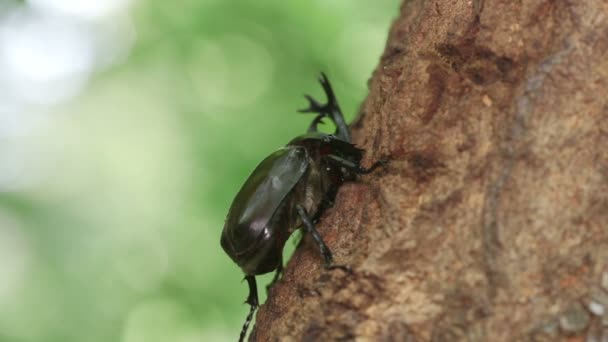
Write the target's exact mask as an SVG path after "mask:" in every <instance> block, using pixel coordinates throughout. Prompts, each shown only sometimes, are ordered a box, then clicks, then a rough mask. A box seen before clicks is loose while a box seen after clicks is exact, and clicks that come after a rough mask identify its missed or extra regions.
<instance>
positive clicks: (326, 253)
mask: <svg viewBox="0 0 608 342" xmlns="http://www.w3.org/2000/svg"><path fill="white" fill-rule="evenodd" d="M296 209H297V210H298V215H300V219H302V223H303V225H304V229H306V231H307V232H308V233H310V235H312V238H313V239H314V240H315V242H316V243H317V246H319V250H320V251H321V255H322V256H323V260H324V261H325V263H324V266H325V269H328V270H332V269H341V270H344V271H346V272H350V268H349V267H348V266H344V265H334V258H333V255H332V254H331V251H330V250H329V247H327V245H326V244H325V242H324V241H323V238H322V237H321V235H320V234H319V232H318V231H317V229H316V228H315V225H314V224H313V223H312V220H311V219H310V216H308V213H307V212H306V209H304V208H303V207H302V206H301V205H299V204H297V205H296Z"/></svg>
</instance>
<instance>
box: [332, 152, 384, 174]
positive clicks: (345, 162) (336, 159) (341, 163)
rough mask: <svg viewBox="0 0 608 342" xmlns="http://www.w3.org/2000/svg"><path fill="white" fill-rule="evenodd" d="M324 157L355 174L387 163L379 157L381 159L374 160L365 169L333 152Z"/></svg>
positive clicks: (369, 171)
mask: <svg viewBox="0 0 608 342" xmlns="http://www.w3.org/2000/svg"><path fill="white" fill-rule="evenodd" d="M326 158H327V159H329V160H330V161H331V162H332V163H334V164H337V165H339V166H341V167H344V168H346V169H348V170H350V171H352V172H354V173H356V174H360V175H365V174H368V173H371V172H373V171H374V170H375V169H376V168H378V166H382V165H386V164H387V163H388V161H387V160H385V159H381V160H378V161H377V162H375V163H374V164H373V165H372V166H371V167H370V168H368V169H366V168H364V167H362V166H361V165H359V164H356V163H353V162H352V161H350V160H346V159H344V158H342V157H339V156H336V155H334V154H330V155H328V156H326Z"/></svg>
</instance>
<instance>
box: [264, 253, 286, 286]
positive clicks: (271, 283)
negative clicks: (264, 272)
mask: <svg viewBox="0 0 608 342" xmlns="http://www.w3.org/2000/svg"><path fill="white" fill-rule="evenodd" d="M282 274H283V258H282V257H281V260H279V267H277V271H276V272H275V273H274V277H273V278H272V281H271V282H270V284H268V285H266V294H268V292H270V289H271V288H272V287H273V286H274V284H275V283H276V282H277V281H279V278H280V277H281V275H282Z"/></svg>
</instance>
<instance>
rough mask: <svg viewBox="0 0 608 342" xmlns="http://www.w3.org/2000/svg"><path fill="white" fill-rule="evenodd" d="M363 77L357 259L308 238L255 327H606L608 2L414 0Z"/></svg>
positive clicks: (490, 333) (544, 334)
mask: <svg viewBox="0 0 608 342" xmlns="http://www.w3.org/2000/svg"><path fill="white" fill-rule="evenodd" d="M369 87H370V94H369V96H368V98H367V99H366V101H365V103H364V104H363V106H362V108H361V114H360V117H359V119H358V120H357V121H356V122H355V123H354V124H353V130H354V136H355V142H356V143H357V144H358V145H359V146H360V147H362V148H364V149H366V151H367V152H366V156H365V160H364V165H368V166H369V165H370V164H371V163H372V162H373V161H375V160H378V159H380V158H389V159H390V163H389V165H388V166H387V167H386V168H385V169H384V170H379V171H376V172H375V173H373V174H371V175H367V176H363V177H361V180H360V181H359V182H357V183H349V184H346V185H344V186H343V187H342V188H341V190H340V192H339V194H338V196H337V199H336V203H335V205H334V207H333V208H332V209H330V210H328V211H327V212H326V213H325V215H323V217H322V219H321V222H320V223H319V225H318V228H319V231H320V233H321V234H322V235H323V236H324V239H325V241H326V242H327V244H328V245H329V246H330V248H331V249H332V250H333V252H334V254H335V259H336V261H337V262H338V263H342V264H348V265H351V266H352V267H353V273H352V274H346V273H345V272H342V271H340V270H335V271H331V272H329V271H324V270H323V268H322V260H321V258H320V255H319V252H318V250H317V248H316V246H315V244H314V243H313V242H312V241H310V239H309V238H305V239H304V241H303V243H302V244H301V246H300V247H299V248H298V249H297V251H296V252H295V254H294V256H293V258H292V260H291V261H290V262H289V264H288V266H287V268H286V271H285V274H284V278H283V280H282V281H280V282H278V283H277V284H276V286H275V287H274V288H273V289H272V290H271V291H270V295H269V299H268V301H267V302H266V304H264V305H263V306H262V307H261V308H260V311H259V313H258V315H257V324H256V327H255V329H254V331H253V332H252V336H251V339H252V340H256V341H275V340H298V341H299V340H303V341H329V340H353V339H357V340H362V341H366V340H370V341H372V340H373V341H384V340H386V341H429V340H430V341H456V340H468V341H514V340H547V341H556V340H569V341H572V340H576V341H579V340H580V341H583V340H584V337H585V336H586V337H587V338H588V339H589V341H608V148H607V146H608V144H607V143H608V2H607V1H600V0H587V1H575V0H520V1H497V0H495V1H485V2H484V1H481V0H477V1H445V0H441V1H427V0H412V1H407V0H406V1H405V2H404V3H403V5H402V8H401V13H400V16H399V18H398V19H397V20H396V21H395V22H394V24H393V26H392V29H391V32H390V35H389V39H388V43H387V45H386V50H385V52H384V55H383V56H382V59H381V61H380V65H379V66H378V68H377V69H376V71H375V73H374V75H373V77H372V79H371V80H370V83H369ZM593 337H595V338H596V339H595V340H594V339H592V338H593ZM602 338H603V340H602Z"/></svg>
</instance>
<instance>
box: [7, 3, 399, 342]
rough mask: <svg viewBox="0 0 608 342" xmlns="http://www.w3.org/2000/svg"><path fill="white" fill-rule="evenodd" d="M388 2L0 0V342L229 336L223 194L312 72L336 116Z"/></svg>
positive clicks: (230, 286) (276, 131) (354, 95)
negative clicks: (329, 95)
mask: <svg viewBox="0 0 608 342" xmlns="http://www.w3.org/2000/svg"><path fill="white" fill-rule="evenodd" d="M398 6H399V1H398V0H382V1H354V0H308V1H279V0H275V1H270V0H256V1H245V0H242V1H236V0H179V1H166V0H140V1H135V0H96V1H83V0H29V1H17V0H0V341H2V342H5V341H6V342H30V341H36V342H38V341H44V342H54V341H58V342H59V341H61V342H69V341H78V342H87V341H104V342H107V341H125V342H140V341H141V342H156V341H159V342H160V341H172V342H193V341H235V340H236V339H237V336H238V334H239V332H240V329H241V324H242V323H243V320H244V318H245V316H246V314H247V312H248V310H249V309H248V307H247V305H244V304H243V302H244V300H245V298H246V295H247V291H248V290H247V284H246V283H245V282H241V279H242V278H243V275H242V274H241V271H240V270H239V268H238V267H237V266H236V265H234V264H233V263H232V261H231V260H230V259H229V258H228V257H227V256H226V255H225V254H224V252H223V250H222V249H221V247H220V244H219V238H220V233H221V230H222V227H223V222H224V217H225V215H226V213H227V211H228V207H229V206H230V203H231V201H232V198H233V196H234V195H235V194H236V192H237V191H238V190H239V188H240V186H241V184H242V183H243V181H244V180H245V179H246V178H247V176H248V175H249V173H250V172H251V170H253V168H254V167H255V166H256V165H257V163H258V162H259V161H261V160H262V159H263V158H264V157H265V156H266V155H267V154H269V153H270V152H272V151H274V150H275V149H277V148H279V147H281V146H282V145H284V144H285V143H286V142H288V141H289V140H290V139H291V138H293V137H294V136H296V135H298V134H301V133H303V132H304V131H305V130H306V128H307V127H308V124H309V122H310V120H311V119H312V117H311V116H310V115H302V114H297V113H296V112H295V110H296V109H297V108H303V107H306V101H305V100H304V98H303V97H302V94H303V93H304V92H307V93H311V94H312V95H314V96H316V97H319V98H320V99H323V98H324V97H323V95H322V91H321V88H320V87H319V85H318V84H317V81H316V77H317V75H318V73H319V71H325V72H327V73H328V75H329V78H330V80H331V81H332V83H333V85H334V88H335V91H336V93H337V96H338V99H339V101H340V102H341V104H342V108H343V110H344V112H345V114H346V116H347V120H349V121H350V120H352V118H353V117H354V114H355V112H356V110H357V109H358V106H359V104H360V103H361V101H362V100H363V99H364V97H365V95H366V92H367V89H366V83H367V80H368V78H369V77H370V75H371V72H372V70H373V68H374V67H375V66H376V64H377V62H378V58H379V56H380V55H381V53H382V50H383V47H384V43H385V40H386V36H387V32H388V28H389V26H390V23H391V20H392V18H394V17H395V16H396V15H397V13H398ZM288 245H290V246H291V247H290V248H291V249H293V244H288ZM271 277H272V275H269V276H266V277H263V278H262V279H259V280H258V282H259V287H260V295H261V297H262V300H264V298H265V297H266V294H265V290H264V288H265V284H266V283H267V282H269V281H270V279H271Z"/></svg>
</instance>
